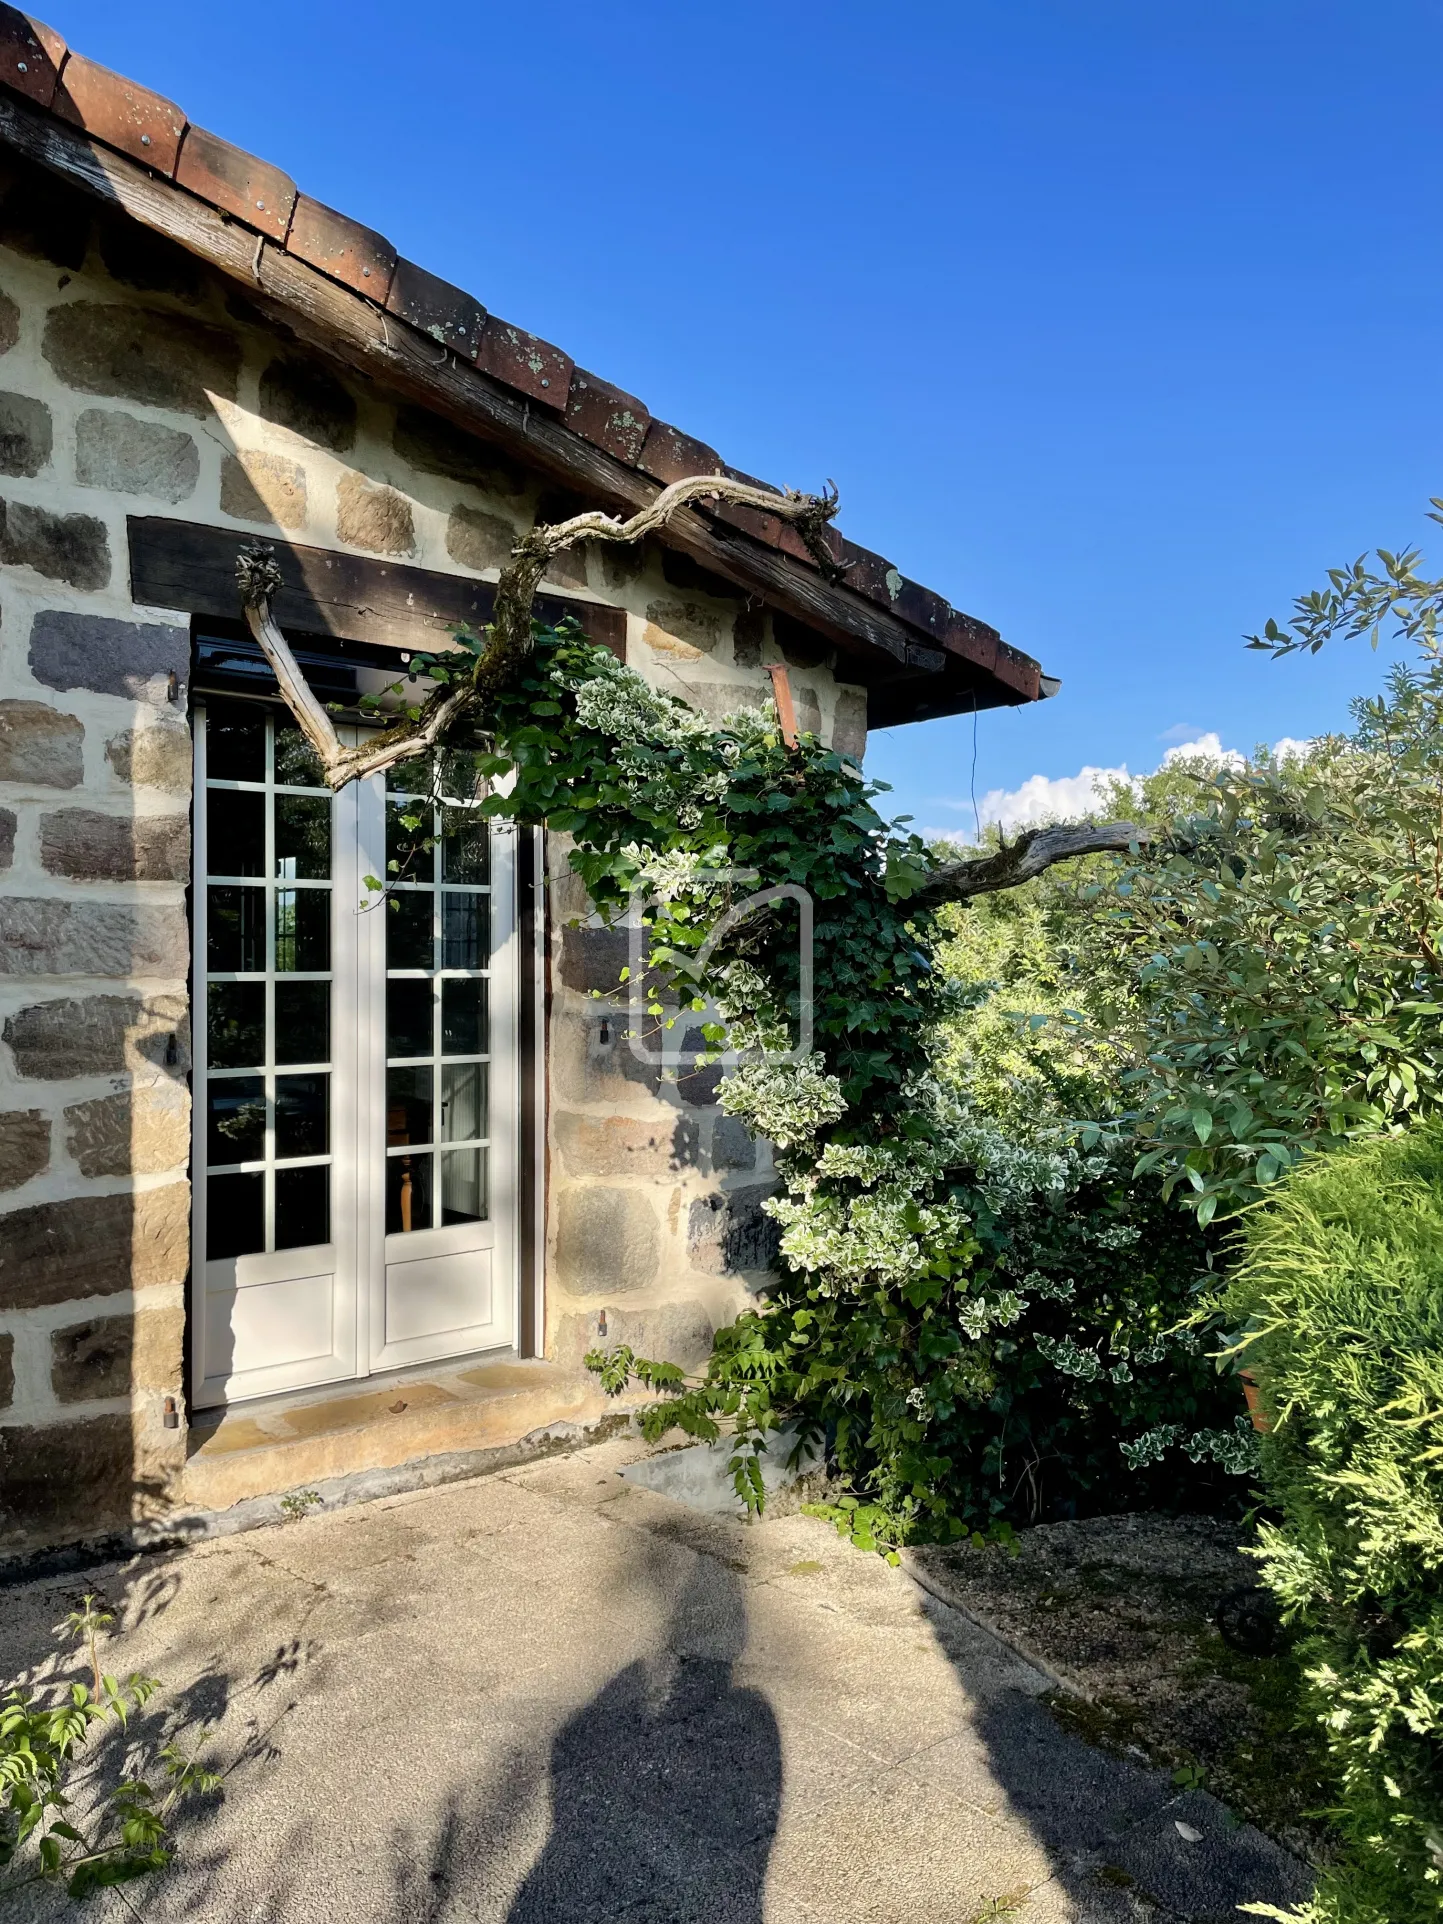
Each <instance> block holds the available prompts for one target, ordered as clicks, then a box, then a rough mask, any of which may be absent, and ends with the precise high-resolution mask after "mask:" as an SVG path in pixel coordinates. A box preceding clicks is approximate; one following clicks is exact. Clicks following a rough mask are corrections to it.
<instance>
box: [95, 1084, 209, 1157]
mask: <svg viewBox="0 0 1443 1924" xmlns="http://www.w3.org/2000/svg"><path fill="white" fill-rule="evenodd" d="M65 1122H66V1126H67V1128H68V1130H69V1135H68V1137H67V1139H66V1147H67V1148H68V1149H69V1151H70V1153H71V1155H72V1156H74V1158H75V1160H76V1162H77V1163H78V1164H79V1166H80V1173H81V1175H82V1176H92V1177H93V1176H129V1175H136V1176H158V1175H160V1174H162V1173H163V1172H164V1171H165V1170H167V1169H178V1168H180V1167H181V1166H182V1165H183V1164H184V1163H185V1162H186V1161H187V1160H188V1158H189V1156H190V1103H189V1102H188V1101H187V1099H186V1095H185V1091H184V1089H182V1088H181V1087H180V1086H179V1084H177V1083H174V1082H162V1083H159V1084H157V1085H156V1086H154V1087H151V1088H145V1089H133V1090H132V1089H123V1090H121V1091H120V1092H119V1094H117V1095H113V1096H97V1097H96V1098H95V1100H94V1101H93V1102H74V1103H72V1104H71V1105H70V1107H69V1108H68V1109H67V1110H66V1111H65Z"/></svg>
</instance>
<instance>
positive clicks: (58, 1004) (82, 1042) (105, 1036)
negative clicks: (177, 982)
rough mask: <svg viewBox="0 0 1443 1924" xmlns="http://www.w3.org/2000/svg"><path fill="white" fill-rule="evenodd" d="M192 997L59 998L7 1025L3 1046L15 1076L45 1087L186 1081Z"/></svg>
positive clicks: (35, 1004)
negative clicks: (113, 1079) (140, 1073)
mask: <svg viewBox="0 0 1443 1924" xmlns="http://www.w3.org/2000/svg"><path fill="white" fill-rule="evenodd" d="M186 1014H187V1011H186V1002H185V997H184V996H179V995H157V996H149V997H143V996H138V995H87V996H74V997H73V996H59V997H56V998H55V999H54V1000H53V1001H50V1002H32V1003H31V1004H30V1006H29V1007H28V1008H24V1009H18V1010H17V1011H16V1012H15V1014H14V1015H12V1016H7V1017H6V1018H5V1025H4V1028H3V1029H0V1038H3V1040H4V1041H5V1042H6V1043H7V1044H8V1046H9V1048H10V1050H11V1053H12V1054H13V1056H14V1058H15V1073H16V1075H18V1076H24V1077H27V1078H29V1079H31V1080H33V1081H40V1082H67V1081H69V1080H71V1079H72V1078H73V1077H76V1076H107V1075H116V1074H120V1073H122V1072H124V1071H125V1070H129V1069H143V1068H166V1069H169V1070H170V1072H171V1073H172V1074H173V1075H174V1076H175V1077H176V1078H177V1079H183V1078H184V1076H185V1073H186V1071H187V1069H188V1068H189V1066H190V1051H189V1048H188V1046H187V1033H186Z"/></svg>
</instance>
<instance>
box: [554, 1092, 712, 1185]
mask: <svg viewBox="0 0 1443 1924" xmlns="http://www.w3.org/2000/svg"><path fill="white" fill-rule="evenodd" d="M555 1129H556V1134H555V1141H556V1146H557V1148H558V1149H559V1150H560V1152H561V1161H562V1164H563V1166H564V1168H565V1170H566V1173H567V1175H569V1176H610V1177H616V1176H622V1177H625V1176H632V1177H635V1178H636V1180H637V1181H638V1182H661V1181H664V1180H665V1179H666V1178H667V1177H668V1176H673V1175H675V1174H676V1172H677V1171H678V1170H680V1169H684V1168H688V1167H690V1166H691V1165H692V1164H694V1163H695V1161H696V1143H697V1131H696V1124H695V1122H693V1121H692V1120H691V1119H690V1118H689V1117H686V1116H676V1117H658V1118H657V1119H656V1121H655V1122H638V1121H637V1120H636V1119H635V1118H633V1117H631V1116H587V1115H578V1114H576V1113H575V1112H574V1111H572V1110H567V1109H563V1110H562V1111H561V1112H560V1114H559V1115H558V1116H557V1118H556V1125H555Z"/></svg>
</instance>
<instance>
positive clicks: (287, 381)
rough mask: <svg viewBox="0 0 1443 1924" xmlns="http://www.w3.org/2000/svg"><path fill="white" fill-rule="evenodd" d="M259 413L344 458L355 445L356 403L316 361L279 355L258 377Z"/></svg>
mask: <svg viewBox="0 0 1443 1924" xmlns="http://www.w3.org/2000/svg"><path fill="white" fill-rule="evenodd" d="M260 399H261V413H262V415H263V416H264V417H265V419H266V420H267V421H274V422H275V423H276V425H277V426H278V427H283V428H289V429H290V430H291V432H292V433H293V434H299V435H300V436H301V437H302V438H303V439H304V440H307V441H310V442H312V443H314V445H315V446H316V447H319V448H330V449H331V450H332V451H333V452H335V453H337V454H344V453H345V451H346V450H347V449H348V448H351V447H354V446H355V444H356V403H355V399H354V397H353V396H352V395H351V394H350V393H349V391H348V390H347V389H346V387H345V386H344V385H343V384H342V383H341V382H340V381H338V380H337V379H336V377H335V375H334V374H332V373H331V371H330V369H329V368H326V367H322V366H321V364H320V362H319V361H307V360H302V359H300V358H299V357H298V356H294V355H282V356H281V357H280V358H278V359H277V360H274V361H272V362H271V364H270V366H269V367H267V369H266V370H265V372H264V373H263V374H262V375H261V394H260Z"/></svg>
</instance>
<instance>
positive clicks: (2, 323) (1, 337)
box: [0, 293, 20, 354]
mask: <svg viewBox="0 0 1443 1924" xmlns="http://www.w3.org/2000/svg"><path fill="white" fill-rule="evenodd" d="M19 339H20V309H19V308H18V307H17V306H16V305H15V303H14V301H12V300H11V298H10V296H9V295H8V294H5V293H0V354H8V353H9V352H10V350H11V348H12V347H14V345H15V343H16V342H17V341H18V340H19Z"/></svg>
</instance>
